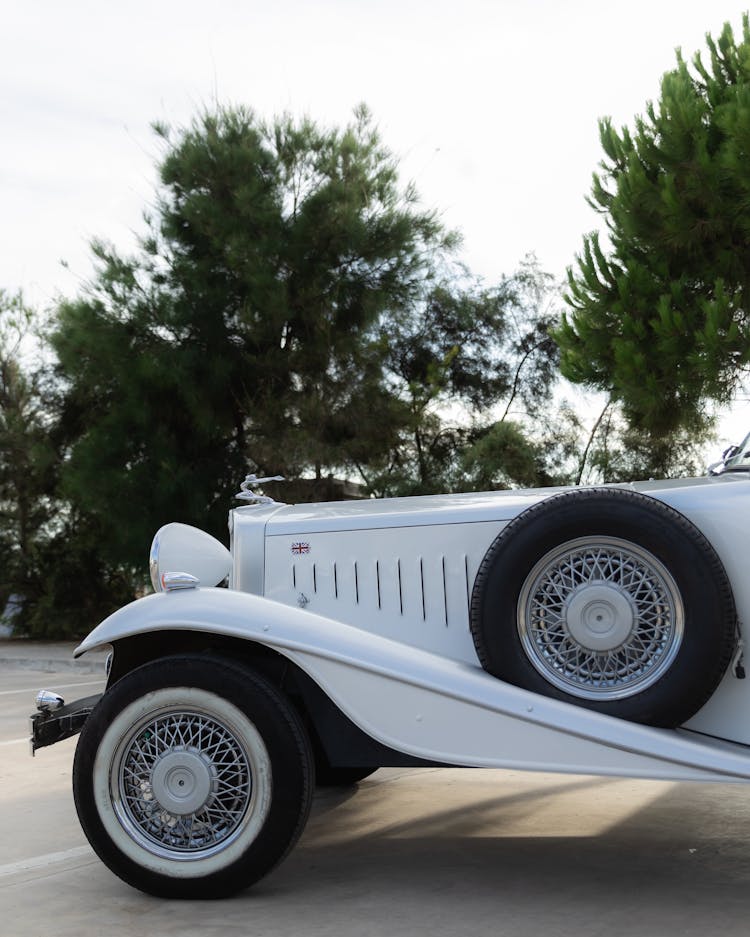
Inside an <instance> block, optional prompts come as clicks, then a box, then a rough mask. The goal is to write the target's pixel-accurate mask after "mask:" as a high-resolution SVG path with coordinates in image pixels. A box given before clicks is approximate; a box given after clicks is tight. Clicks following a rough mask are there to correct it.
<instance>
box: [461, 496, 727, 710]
mask: <svg viewBox="0 0 750 937" xmlns="http://www.w3.org/2000/svg"><path fill="white" fill-rule="evenodd" d="M582 537H614V538H617V539H620V540H624V541H627V542H629V543H632V544H634V545H636V546H637V547H639V548H641V549H642V550H645V551H647V552H648V553H649V554H651V555H652V556H653V557H655V559H656V560H658V562H659V563H661V564H662V565H663V566H664V567H665V568H666V569H667V570H668V572H669V573H670V575H671V577H672V579H673V580H674V583H675V585H676V587H677V590H678V592H679V595H680V597H681V600H682V606H683V612H684V622H683V634H682V637H681V640H680V645H679V648H678V649H677V652H676V654H675V656H674V659H673V661H672V663H671V665H670V666H669V668H668V670H667V671H666V672H665V673H664V675H663V676H662V677H661V679H659V680H658V681H657V682H656V683H654V684H653V685H651V686H648V687H646V688H644V689H643V690H642V691H641V692H638V693H635V694H634V695H631V696H627V697H625V698H622V699H616V700H604V699H602V700H595V699H585V698H580V697H578V696H574V695H572V694H569V693H566V692H564V691H563V690H561V689H559V688H558V687H556V686H554V685H553V684H551V683H550V682H549V681H548V680H546V679H545V678H544V677H543V676H542V674H541V673H540V672H539V671H538V670H537V669H536V667H535V666H534V665H533V664H532V663H531V661H530V660H529V657H528V654H527V652H526V650H525V649H524V647H523V643H522V639H521V635H520V634H519V628H518V618H519V608H518V603H519V597H520V594H521V591H522V589H523V587H524V583H525V582H526V580H527V578H528V576H529V574H530V573H531V571H532V569H533V568H534V566H535V565H536V564H537V563H538V562H539V560H540V559H541V558H542V557H544V556H545V555H547V554H548V553H550V552H551V551H553V550H555V548H557V547H559V546H561V545H562V544H564V543H567V542H570V541H575V540H578V539H579V538H582ZM471 628H472V633H473V635H474V641H475V646H476V649H477V653H478V655H479V658H480V661H481V662H482V664H483V666H484V667H485V669H487V670H488V671H489V672H490V673H493V674H495V675H496V676H498V677H500V678H501V679H504V680H507V681H508V682H510V683H514V684H516V685H519V686H522V687H525V688H527V689H530V690H533V691H535V692H538V693H541V694H544V695H545V696H552V697H555V698H558V699H563V700H567V701H569V702H573V703H575V704H577V705H581V706H585V707H587V708H591V709H596V710H598V711H600V712H604V713H608V714H610V715H616V716H620V717H622V718H625V719H629V720H632V721H636V722H644V723H648V724H651V725H658V726H675V725H680V724H682V723H683V722H685V721H687V719H688V718H690V716H692V715H693V714H694V713H695V712H697V711H698V709H700V707H701V706H702V705H703V703H704V702H705V701H706V699H707V698H708V696H709V695H710V694H711V692H713V690H714V689H715V687H716V685H717V684H718V682H719V680H720V679H721V676H722V675H723V673H724V671H725V670H726V667H727V664H728V662H729V660H730V658H731V653H732V648H733V646H734V643H735V633H736V614H735V610H734V602H733V599H732V595H731V589H730V587H729V583H728V579H727V576H726V573H725V571H724V569H723V566H722V564H721V562H720V560H719V558H718V556H717V555H716V553H715V551H714V550H713V548H712V547H711V545H710V544H709V543H708V541H707V540H706V538H705V537H704V536H703V535H702V534H701V533H700V531H698V529H697V528H696V527H695V526H694V525H693V524H692V523H691V522H690V521H688V520H687V519H686V518H685V517H684V516H683V515H681V514H679V513H678V512H677V511H674V510H673V509H672V508H670V507H669V506H667V505H665V504H663V503H662V502H660V501H657V500H656V499H653V498H649V497H646V496H644V495H641V494H639V493H637V492H632V491H626V490H617V489H614V490H611V489H588V490H576V491H571V492H566V493H564V494H563V495H561V496H556V497H553V498H551V499H548V500H546V501H543V502H541V503H538V504H536V505H533V506H532V507H531V508H529V509H527V510H526V511H525V512H524V513H523V514H522V515H520V516H519V517H518V518H516V519H515V520H514V521H512V522H511V523H510V524H509V525H508V526H507V528H506V529H505V530H504V531H503V532H501V534H500V535H499V536H498V538H497V539H496V540H495V542H494V543H493V544H492V546H491V547H490V549H489V550H488V552H487V555H486V556H485V559H484V561H483V563H482V565H481V567H480V570H479V573H478V574H477V578H476V581H475V585H474V592H473V595H472V612H471Z"/></svg>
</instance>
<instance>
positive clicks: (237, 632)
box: [75, 589, 750, 780]
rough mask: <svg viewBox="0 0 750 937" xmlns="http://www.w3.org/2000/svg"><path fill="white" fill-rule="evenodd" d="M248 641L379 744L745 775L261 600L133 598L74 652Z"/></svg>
mask: <svg viewBox="0 0 750 937" xmlns="http://www.w3.org/2000/svg"><path fill="white" fill-rule="evenodd" d="M185 630H187V631H194V632H202V633H204V634H206V633H207V634H217V635H225V636H228V637H233V638H240V639H244V640H248V641H253V642H256V643H258V644H262V645H265V646H267V647H269V648H272V649H274V650H275V651H277V652H278V653H280V654H282V655H284V656H285V657H287V658H289V659H290V660H291V661H293V662H294V663H295V664H296V665H297V666H298V667H299V668H300V669H301V670H303V671H304V672H305V673H307V674H308V676H309V677H311V679H312V680H314V681H315V683H317V684H318V686H319V687H320V688H321V689H322V690H323V691H324V692H325V693H326V694H327V695H328V697H329V698H330V699H331V700H332V701H333V702H334V703H335V704H336V705H337V706H338V707H339V709H340V710H341V711H342V712H343V713H344V714H345V715H346V716H348V717H349V719H351V721H352V722H353V723H354V724H355V725H357V726H358V727H359V728H360V729H361V730H362V731H363V732H365V733H366V734H367V735H369V736H370V737H371V738H373V739H375V740H376V741H378V742H380V743H382V744H383V745H386V746H387V747H388V748H391V749H394V750H396V751H400V752H404V753H406V754H409V755H413V756H415V757H417V758H421V759H424V760H427V761H433V762H442V763H447V764H456V765H467V766H469V765H475V766H484V767H498V768H500V767H504V768H520V769H526V770H529V769H531V770H534V769H536V770H544V771H568V772H576V773H585V774H604V775H607V774H612V775H623V776H632V777H655V778H669V779H682V780H688V779H694V780H719V779H721V780H727V779H734V780H737V779H740V778H742V779H750V755H749V754H748V750H747V748H746V747H745V746H740V745H731V744H728V743H724V742H714V740H710V739H702V740H700V741H699V740H698V738H700V737H696V736H692V737H691V733H687V732H683V731H680V730H665V729H653V728H650V727H648V726H642V725H636V724H633V723H628V722H625V721H623V720H621V719H616V718H614V717H612V716H605V715H602V714H600V713H596V712H592V711H590V710H586V709H582V708H580V707H577V706H572V705H570V704H568V703H564V702H560V701H558V700H554V699H549V698H546V697H542V696H539V695H537V694H535V693H531V692H529V691H527V690H523V689H520V688H519V687H515V686H511V685H510V684H507V683H503V682H502V681H500V680H497V679H496V678H495V677H492V676H490V675H489V674H488V673H485V671H483V670H482V669H481V667H480V666H479V665H478V664H477V665H476V666H472V665H469V664H465V663H462V662H459V661H454V660H450V659H448V658H445V657H439V656H437V655H435V654H431V653H429V652H427V651H423V650H420V649H419V648H415V647H411V646H409V645H407V644H402V643H400V642H397V641H393V640H390V639H387V638H383V637H380V636H378V635H374V634H370V633H368V632H365V631H362V630H360V629H358V628H355V627H352V626H351V625H345V624H343V623H342V622H337V621H333V620H331V619H329V618H324V617H322V616H320V615H316V614H314V613H312V612H307V611H304V610H302V609H298V608H294V607H293V606H289V605H282V604H281V603H278V602H274V601H272V600H270V599H266V598H263V597H261V596H257V595H252V594H249V593H243V592H236V591H232V590H227V589H191V590H185V591H181V592H172V593H163V594H160V595H152V596H148V597H147V598H144V599H139V600H138V601H136V602H133V603H132V604H130V605H127V606H125V607H124V608H122V609H120V610H119V611H117V612H115V613H114V614H113V615H111V616H110V617H109V618H107V619H106V620H105V621H103V622H102V623H101V624H100V625H99V626H98V627H97V628H95V629H94V631H92V632H91V634H90V635H89V636H88V637H87V638H86V639H85V641H83V643H82V644H81V645H80V646H79V647H78V648H77V649H76V651H75V654H76V656H79V655H80V654H83V653H85V652H86V651H88V650H91V649H93V648H95V647H98V646H100V645H102V644H109V643H111V642H115V641H118V640H120V639H123V638H133V637H137V636H138V635H140V634H143V635H145V634H148V633H150V632H156V631H160V632H165V631H166V632H168V631H185Z"/></svg>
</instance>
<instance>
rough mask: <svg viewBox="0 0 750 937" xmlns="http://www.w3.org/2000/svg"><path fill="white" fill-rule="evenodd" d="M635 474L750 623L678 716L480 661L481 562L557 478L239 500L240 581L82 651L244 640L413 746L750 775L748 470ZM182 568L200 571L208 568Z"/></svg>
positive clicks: (388, 738) (144, 612)
mask: <svg viewBox="0 0 750 937" xmlns="http://www.w3.org/2000/svg"><path fill="white" fill-rule="evenodd" d="M622 487H625V486H622ZM630 487H631V488H634V489H635V490H637V491H639V492H643V493H645V494H648V495H649V496H650V497H652V498H654V499H656V500H658V501H662V502H664V503H665V504H667V505H669V506H671V507H673V508H675V509H676V510H677V511H679V512H680V513H681V514H682V515H683V516H684V517H686V518H688V519H689V520H690V521H691V522H692V523H693V524H694V525H695V526H696V527H697V528H698V529H699V530H700V531H701V532H702V533H703V534H704V535H705V537H706V538H707V539H708V540H709V541H710V543H711V545H712V546H713V548H714V550H715V551H716V553H717V554H718V556H719V558H720V560H721V562H722V564H723V565H724V568H725V570H726V572H727V576H728V579H729V581H730V583H731V587H732V590H733V592H734V599H735V603H736V608H737V613H738V619H739V623H740V629H741V640H740V643H738V645H737V653H736V655H735V658H734V659H733V661H732V664H731V665H730V666H729V667H728V669H727V670H726V673H725V675H724V677H723V679H722V681H721V683H720V684H719V686H718V687H717V689H716V690H715V692H714V693H713V695H712V696H711V698H710V699H709V700H708V702H707V703H706V704H705V705H704V706H703V707H702V709H701V710H700V711H699V712H698V713H697V714H696V715H695V716H693V717H692V718H691V719H690V720H689V721H688V722H687V723H686V724H685V725H683V726H681V727H679V728H673V729H658V728H653V727H650V726H646V725H641V724H635V723H631V722H627V721H624V720H623V719H619V718H615V717H613V716H610V715H604V714H602V713H599V712H592V711H590V710H588V709H585V708H582V707H581V706H577V705H575V704H574V703H569V702H564V701H560V700H557V699H551V698H547V697H545V696H541V695H539V694H538V693H534V692H531V691H529V690H525V689H522V688H520V687H518V686H514V685H511V684H509V683H506V682H503V681H501V680H498V679H496V678H495V677H493V676H491V675H490V674H488V673H486V672H485V670H484V669H483V668H482V666H481V664H480V661H479V659H478V657H477V652H476V651H475V647H474V642H473V640H472V635H471V633H470V629H469V606H470V596H471V590H472V585H473V582H474V578H475V576H476V573H477V570H478V568H479V566H480V564H481V562H482V559H483V557H484V556H485V554H486V552H487V550H488V548H489V547H490V545H491V544H492V542H493V541H494V539H495V538H496V537H497V535H498V533H500V531H501V530H502V529H503V528H504V527H505V526H506V525H507V524H508V523H509V522H510V521H511V520H513V519H514V518H516V517H517V516H518V515H519V514H520V513H521V512H523V511H524V510H525V509H526V508H528V507H529V506H531V505H533V504H536V503H538V502H539V501H542V500H544V499H547V498H549V497H550V496H551V495H553V494H556V493H557V492H558V491H559V490H558V489H556V490H538V491H514V492H493V493H484V494H459V495H442V496H434V497H421V498H406V499H394V500H384V501H374V500H364V501H355V502H334V503H330V504H323V505H320V504H319V505H300V506H296V507H295V506H285V505H279V504H276V503H272V504H258V505H249V506H243V507H240V508H237V509H235V510H234V511H232V513H231V516H230V531H231V543H230V552H231V572H230V577H229V589H223V588H211V587H208V588H206V587H204V586H203V585H202V584H201V585H200V588H196V589H184V590H178V591H172V592H166V593H161V594H157V595H153V596H149V597H147V598H144V599H141V600H139V601H137V602H135V603H133V604H131V605H129V606H126V607H125V608H123V609H120V610H119V611H117V612H116V613H115V614H113V615H112V616H111V617H110V618H108V619H107V620H106V621H104V622H102V624H100V625H99V626H98V627H97V628H96V629H95V630H94V631H93V632H92V633H91V634H90V635H89V636H88V637H87V638H86V640H85V641H84V642H83V643H82V644H81V645H80V646H79V648H78V649H77V651H76V655H80V654H83V653H85V652H86V651H88V650H91V649H93V648H96V647H100V646H102V645H106V644H113V645H114V646H115V659H117V647H118V643H119V642H123V641H124V640H126V639H127V640H129V641H131V642H133V641H137V640H138V639H139V638H140V637H143V636H146V635H149V634H160V635H169V634H171V635H175V637H176V634H177V633H199V634H205V635H214V636H219V637H223V638H227V639H239V640H242V641H246V642H251V643H254V644H257V645H261V646H264V647H266V648H269V649H271V650H272V651H273V652H274V653H277V654H279V655H281V656H283V657H284V658H286V659H288V660H289V661H291V662H293V664H294V665H296V667H298V668H300V670H301V671H303V672H304V673H305V674H307V676H308V677H309V678H311V680H312V681H314V683H315V684H316V685H317V686H318V687H319V688H320V689H321V690H322V691H323V693H324V694H325V695H326V696H327V697H328V699H329V700H331V701H332V702H333V703H334V704H335V706H336V707H337V708H338V709H339V710H340V711H341V712H342V713H343V714H344V715H345V716H346V717H347V718H348V719H349V720H351V722H352V723H354V724H355V725H356V726H357V727H358V728H359V729H360V730H361V731H362V732H363V733H364V734H365V735H366V736H367V737H369V738H371V739H373V740H375V741H376V742H377V743H380V744H382V745H384V746H387V748H388V749H390V750H392V751H395V752H399V753H403V754H404V755H408V756H411V757H414V758H418V759H425V760H427V761H430V762H437V763H441V764H450V765H465V766H485V767H500V768H515V769H529V770H543V771H568V772H576V773H587V774H609V775H623V776H639V777H641V776H642V777H651V778H670V779H683V780H716V781H719V780H721V781H726V780H737V781H740V780H742V781H744V780H747V779H750V748H748V747H747V746H748V745H750V725H748V713H750V680H746V679H743V678H741V676H739V675H740V674H741V673H742V670H741V668H740V667H739V666H738V664H739V661H740V658H741V654H742V649H743V646H744V645H743V643H742V640H743V639H742V630H743V629H744V627H745V626H746V623H747V622H748V620H750V577H749V576H748V575H747V572H746V562H747V561H746V554H745V553H744V550H742V549H741V548H740V545H741V544H742V543H743V535H744V534H745V532H746V529H747V526H748V520H749V519H750V478H748V475H747V474H745V473H741V474H739V473H738V474H734V475H731V474H727V475H722V476H718V477H713V478H701V479H688V480H683V481H669V482H645V483H639V484H636V485H634V486H630ZM198 552H200V550H199V551H198ZM191 555H192V554H191ZM198 567H200V560H197V561H196V569H197V568H198ZM174 571H175V572H178V571H179V572H193V573H194V574H195V575H196V576H197V578H200V576H199V573H198V572H196V570H195V569H194V570H189V569H181V570H174Z"/></svg>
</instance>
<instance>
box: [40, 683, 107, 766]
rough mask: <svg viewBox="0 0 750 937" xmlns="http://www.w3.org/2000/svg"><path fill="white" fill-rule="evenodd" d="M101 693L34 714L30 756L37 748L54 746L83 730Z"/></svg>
mask: <svg viewBox="0 0 750 937" xmlns="http://www.w3.org/2000/svg"><path fill="white" fill-rule="evenodd" d="M102 696H103V694H102V693H96V694H95V695H94V696H86V697H85V698H84V699H79V700H75V702H73V703H68V705H67V706H61V707H60V708H59V709H55V710H53V711H52V712H48V711H41V712H35V713H33V714H32V715H31V717H30V720H29V722H30V729H31V738H30V739H29V742H30V744H31V754H32V755H33V754H34V753H35V752H36V750H37V748H46V747H47V746H48V745H54V744H55V742H62V740H63V739H67V738H70V736H71V735H76V734H77V733H78V732H80V731H81V729H82V728H83V724H84V723H85V722H86V720H87V719H88V717H89V715H90V714H91V710H92V709H93V708H94V706H96V704H97V703H98V702H99V700H100V699H101V698H102Z"/></svg>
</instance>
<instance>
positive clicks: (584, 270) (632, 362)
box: [556, 16, 750, 446]
mask: <svg viewBox="0 0 750 937" xmlns="http://www.w3.org/2000/svg"><path fill="white" fill-rule="evenodd" d="M707 45H708V61H707V62H705V61H704V59H703V58H702V57H701V55H700V54H698V55H696V56H695V58H694V59H693V62H692V67H690V65H688V63H686V62H685V61H684V60H683V58H682V56H681V55H680V54H679V53H678V57H677V67H676V68H675V69H674V70H672V71H670V72H668V73H667V74H666V75H664V77H663V79H662V83H661V97H660V99H659V101H658V102H657V103H656V104H649V105H648V106H647V108H646V114H645V116H643V117H640V118H638V119H637V120H636V121H635V127H634V129H633V130H632V131H631V130H628V129H627V128H623V129H622V130H620V131H617V130H616V129H615V128H614V127H613V125H612V123H611V121H610V120H609V119H604V120H602V121H601V122H600V138H601V143H602V148H603V150H604V153H605V159H604V161H603V162H602V163H601V171H600V172H599V173H598V174H595V175H594V181H593V187H592V194H591V200H590V201H591V204H592V206H593V207H594V208H595V209H596V210H597V211H599V212H600V213H601V214H602V215H603V216H604V217H605V219H606V223H607V229H608V240H609V245H608V247H606V248H605V247H603V246H602V245H601V244H600V240H599V238H598V237H597V235H596V234H591V235H588V236H587V237H586V238H585V239H584V244H583V251H582V253H581V255H580V256H579V257H578V259H577V267H576V269H575V270H571V271H569V283H568V293H567V297H566V299H567V302H568V304H569V307H570V313H569V315H568V316H567V317H566V318H565V320H564V322H563V325H562V327H561V328H560V329H559V331H558V332H557V333H556V338H557V340H558V342H559V344H560V348H561V352H562V356H561V369H562V371H563V373H564V374H565V375H566V376H567V377H568V378H570V379H571V380H572V381H576V382H581V383H585V384H587V385H589V386H592V387H596V388H599V389H602V390H605V391H607V392H608V394H611V396H612V398H613V399H614V400H616V401H619V402H621V403H622V405H623V407H624V412H625V415H626V418H627V420H628V422H629V424H630V426H631V427H632V428H633V429H634V430H637V431H639V432H641V433H645V434H646V438H647V439H650V443H649V445H654V446H658V445H659V441H660V439H661V438H662V437H664V436H665V435H669V434H671V433H680V432H681V431H682V430H689V431H695V432H703V431H705V430H706V429H707V428H708V427H709V426H710V424H711V416H710V411H709V403H710V402H716V403H719V404H725V403H727V402H729V401H730V400H731V398H732V395H733V394H734V393H735V391H736V389H737V387H738V385H739V383H740V382H741V381H742V380H743V377H744V374H745V373H746V369H747V366H748V363H749V362H750V320H749V319H748V314H747V308H748V296H749V295H750V294H749V292H748V291H749V290H750V159H748V153H750V28H749V26H748V18H747V16H745V17H744V19H743V30H742V39H741V41H736V40H735V37H734V35H733V33H732V30H731V28H730V26H729V25H726V26H725V27H724V29H723V31H722V33H721V35H720V37H719V38H718V40H713V39H712V38H711V37H710V36H708V37H707Z"/></svg>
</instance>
